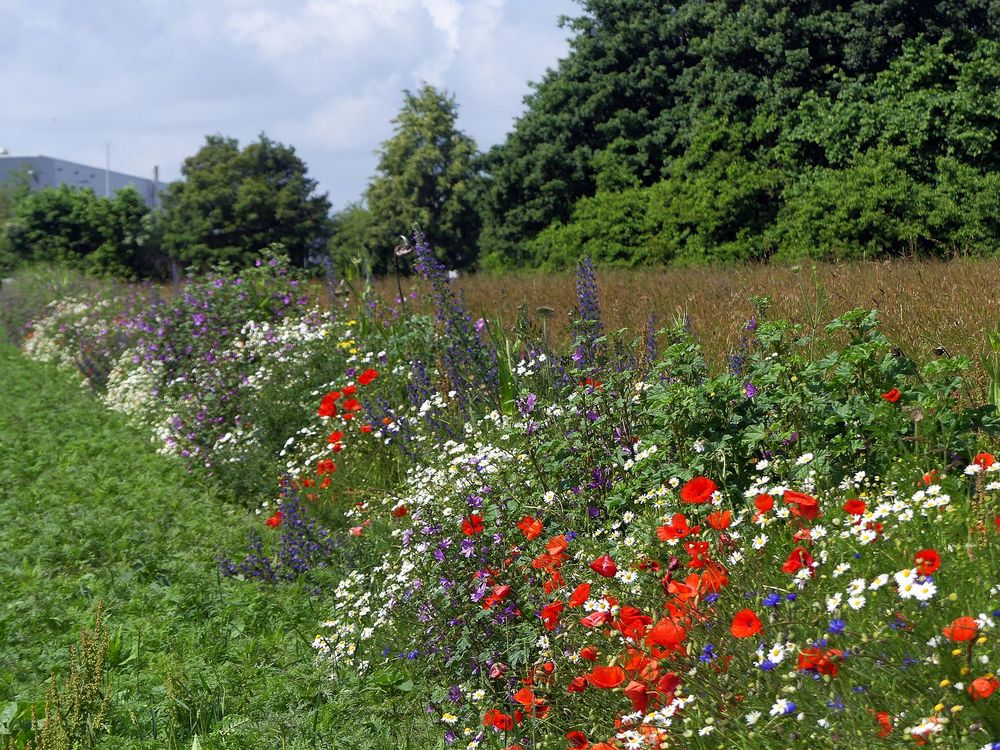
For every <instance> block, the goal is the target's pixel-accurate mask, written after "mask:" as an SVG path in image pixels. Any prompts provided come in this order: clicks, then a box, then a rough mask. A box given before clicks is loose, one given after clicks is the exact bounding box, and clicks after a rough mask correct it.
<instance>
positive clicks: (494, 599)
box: [483, 585, 512, 609]
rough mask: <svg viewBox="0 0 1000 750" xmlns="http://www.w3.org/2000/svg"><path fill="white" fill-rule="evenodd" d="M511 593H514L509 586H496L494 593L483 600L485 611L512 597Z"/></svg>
mask: <svg viewBox="0 0 1000 750" xmlns="http://www.w3.org/2000/svg"><path fill="white" fill-rule="evenodd" d="M511 591H512V589H511V587H510V586H507V585H503V586H494V587H493V591H492V592H491V593H490V595H489V596H487V597H486V598H485V599H483V609H489V608H490V607H492V606H493V605H494V604H496V603H498V602H502V601H503V600H504V599H506V598H507V597H508V596H510V592H511Z"/></svg>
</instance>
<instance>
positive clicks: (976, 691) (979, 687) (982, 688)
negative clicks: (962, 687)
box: [967, 676, 1000, 701]
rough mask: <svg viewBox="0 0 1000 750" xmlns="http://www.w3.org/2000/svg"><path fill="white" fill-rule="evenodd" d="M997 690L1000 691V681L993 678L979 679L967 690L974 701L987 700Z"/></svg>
mask: <svg viewBox="0 0 1000 750" xmlns="http://www.w3.org/2000/svg"><path fill="white" fill-rule="evenodd" d="M997 690H1000V680H998V679H997V678H996V677H993V676H987V677H978V678H976V679H975V680H973V681H972V682H971V683H970V685H969V687H968V688H967V691H968V693H969V695H971V696H972V700H974V701H982V700H986V699H987V698H989V697H990V696H991V695H993V693H995V692H996V691H997Z"/></svg>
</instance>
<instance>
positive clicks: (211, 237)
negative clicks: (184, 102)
mask: <svg viewBox="0 0 1000 750" xmlns="http://www.w3.org/2000/svg"><path fill="white" fill-rule="evenodd" d="M181 173H182V174H183V176H184V178H183V179H182V180H180V181H179V182H175V183H173V184H172V185H171V186H170V187H169V189H168V191H167V194H166V196H165V197H164V200H163V209H164V215H163V221H162V241H163V246H164V249H165V250H166V251H167V252H168V253H169V255H170V257H171V258H175V259H177V260H179V261H181V262H182V263H183V264H185V265H193V266H199V267H202V268H205V267H208V266H211V265H213V264H217V263H221V262H230V263H234V264H236V265H249V264H250V263H252V262H253V260H254V258H256V257H258V254H259V253H260V251H261V250H263V249H264V248H266V247H268V246H269V245H271V244H273V243H281V244H282V245H284V246H285V249H286V251H287V252H288V254H289V256H290V257H291V259H292V262H293V263H294V264H295V265H298V266H302V265H304V264H305V263H306V262H308V261H310V260H315V259H316V258H317V257H319V256H321V255H322V254H323V253H324V252H325V248H326V242H327V240H328V238H329V236H330V226H329V217H328V214H329V211H330V202H329V201H328V200H327V198H326V196H325V195H315V194H314V191H315V189H316V181H315V180H313V179H311V178H309V177H308V176H307V175H306V165H305V163H304V162H303V161H302V160H301V159H300V158H299V157H298V156H297V155H296V154H295V149H294V148H292V147H290V146H284V145H282V144H280V143H277V142H275V141H272V140H270V139H269V138H267V137H266V136H265V135H263V134H262V135H261V136H260V137H259V139H258V140H257V141H255V142H253V143H251V144H249V145H247V146H246V147H244V148H243V149H242V150H241V149H240V148H239V143H238V142H237V141H236V139H235V138H224V137H223V136H221V135H213V136H208V138H207V139H206V142H205V145H204V146H202V148H201V149H200V150H199V151H198V153H197V154H195V155H194V156H191V157H188V158H187V159H185V160H184V165H183V167H182V168H181Z"/></svg>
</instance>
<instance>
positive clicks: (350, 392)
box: [344, 385, 358, 396]
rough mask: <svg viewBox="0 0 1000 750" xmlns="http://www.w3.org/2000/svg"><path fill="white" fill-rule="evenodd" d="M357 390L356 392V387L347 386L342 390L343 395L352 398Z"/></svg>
mask: <svg viewBox="0 0 1000 750" xmlns="http://www.w3.org/2000/svg"><path fill="white" fill-rule="evenodd" d="M357 390H358V388H357V386H354V385H349V386H347V387H345V388H344V395H345V396H353V395H354V394H355V393H356V392H357Z"/></svg>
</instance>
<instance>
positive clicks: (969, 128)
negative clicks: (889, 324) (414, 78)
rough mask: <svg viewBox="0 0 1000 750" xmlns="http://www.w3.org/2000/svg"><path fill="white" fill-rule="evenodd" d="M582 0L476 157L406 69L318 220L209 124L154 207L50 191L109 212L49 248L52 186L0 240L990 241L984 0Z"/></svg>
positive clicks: (992, 118) (962, 245)
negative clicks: (558, 48) (335, 204)
mask: <svg viewBox="0 0 1000 750" xmlns="http://www.w3.org/2000/svg"><path fill="white" fill-rule="evenodd" d="M580 5H581V14H580V15H579V17H576V18H569V19H563V23H564V24H565V26H566V28H567V29H568V30H569V32H570V35H571V36H570V47H569V53H568V54H567V55H566V57H565V58H563V59H562V60H560V61H559V63H558V64H557V65H555V66H554V67H553V68H551V69H549V70H548V72H547V73H546V74H545V76H544V77H543V78H542V80H541V81H539V82H537V83H536V84H533V88H532V92H531V93H530V94H529V96H527V97H526V98H525V110H524V112H523V113H522V115H521V116H520V117H519V118H518V119H517V120H516V121H515V124H514V126H513V128H512V130H511V132H510V133H509V134H508V136H507V138H506V140H505V141H504V142H503V143H501V144H498V145H497V146H494V147H493V148H491V149H489V150H488V151H486V152H480V151H479V150H478V149H477V147H476V144H475V142H474V141H473V140H472V139H471V138H470V137H469V136H467V135H466V134H464V133H463V132H462V131H461V130H460V129H458V127H457V124H456V123H457V115H458V105H457V103H456V101H455V99H454V97H452V96H449V95H448V94H447V93H445V92H441V91H439V90H437V89H435V88H433V87H431V86H424V87H422V88H421V89H419V90H418V91H416V92H409V91H407V92H404V102H403V106H402V108H401V110H400V112H399V114H398V115H397V117H396V118H395V119H394V121H393V124H394V126H395V130H394V133H393V135H392V137H391V138H390V139H389V140H387V141H386V142H385V143H383V144H382V146H381V148H380V150H379V162H378V167H377V169H376V173H375V174H374V175H373V176H372V178H371V180H370V182H369V185H368V188H367V189H366V191H365V193H364V195H363V196H362V198H361V199H360V200H359V201H358V202H357V203H355V204H352V205H349V206H347V207H345V208H343V209H341V210H340V211H338V212H336V213H334V214H332V215H331V214H330V205H329V202H328V201H327V200H326V198H325V197H324V196H319V195H316V194H315V188H316V184H315V182H314V181H313V180H311V179H310V178H309V177H308V176H307V173H306V168H305V165H304V164H303V163H302V162H301V160H299V159H298V157H297V156H296V155H295V154H294V150H293V149H291V148H290V147H286V146H282V145H281V144H277V143H274V142H272V141H269V140H268V139H267V138H266V137H265V136H263V135H262V136H261V138H260V140H259V141H258V142H256V143H253V144H250V145H248V146H247V147H246V148H244V149H242V150H240V149H239V147H238V144H237V143H236V141H234V140H232V139H227V138H223V137H221V136H213V137H210V138H209V139H208V140H207V142H206V144H205V146H204V147H203V148H202V149H201V150H200V151H199V153H198V154H196V155H195V156H193V157H191V158H189V159H188V160H186V161H185V164H184V167H183V170H182V173H183V179H182V180H181V181H179V182H178V183H175V184H173V185H171V186H170V189H169V191H168V193H167V195H166V197H165V199H164V207H163V211H162V214H161V215H159V216H157V217H155V218H154V219H150V217H149V216H148V215H145V216H142V217H138V214H139V213H140V212H139V211H137V210H136V206H135V201H131V200H130V201H127V202H128V204H129V205H120V206H117V207H116V208H115V209H114V210H112V207H110V206H109V207H105V208H102V209H93V208H87V207H86V206H83V205H82V202H83V201H85V200H89V201H91V202H93V201H95V200H102V199H96V198H93V197H90V198H87V199H83V198H79V197H76V198H73V200H76V201H78V202H81V205H78V206H75V208H73V209H72V210H69V203H70V202H71V199H70V198H69V197H68V196H67V195H63V196H61V197H60V198H59V200H61V201H63V202H65V203H66V210H67V211H69V215H72V216H78V217H80V216H87V217H90V216H97V217H98V218H97V219H94V220H95V221H98V223H100V222H101V221H103V222H105V223H104V225H102V226H105V229H104V230H102V231H98V232H90V233H89V234H88V233H86V232H84V233H82V235H81V234H79V233H78V234H77V235H73V236H72V237H70V238H68V239H65V240H62V239H60V240H59V241H58V242H56V241H55V240H51V239H50V240H48V241H44V240H43V238H42V237H41V235H40V234H39V235H32V233H31V232H30V231H29V230H28V229H27V228H26V227H28V226H29V225H30V224H31V221H30V220H29V219H30V217H33V216H49V217H51V216H52V215H53V214H54V213H57V211H56V208H55V206H56V203H57V202H58V201H56V199H55V198H53V197H49V198H47V199H44V200H43V199H41V198H38V197H36V196H35V195H32V196H29V197H28V198H24V197H23V196H22V199H21V200H20V201H11V200H10V199H8V200H7V201H6V202H5V200H4V198H3V197H2V196H0V221H4V211H5V210H6V211H7V213H8V215H10V214H11V209H10V208H7V209H5V206H8V207H9V206H10V205H16V206H17V208H16V209H15V210H13V214H14V215H13V218H11V216H8V219H7V220H6V223H5V226H6V227H7V229H6V230H5V231H4V232H2V233H0V256H2V254H3V253H4V252H7V253H8V255H10V254H12V253H13V254H14V255H15V256H18V255H23V254H24V253H26V252H28V249H29V247H30V248H31V249H30V252H31V253H35V254H39V253H41V254H43V255H44V254H49V255H54V256H58V257H60V258H62V257H69V258H71V259H73V258H75V257H76V255H78V254H79V249H80V248H82V247H93V248H95V249H94V250H93V251H92V252H91V253H84V255H85V256H87V257H88V258H91V257H92V259H91V260H88V261H87V262H88V263H91V264H92V265H95V266H99V267H102V268H103V267H107V266H109V265H110V266H114V264H116V263H117V264H119V265H124V266H126V267H129V268H135V266H136V263H138V262H139V261H137V260H136V259H141V258H146V259H147V260H145V261H142V262H149V258H151V257H153V256H155V255H156V253H152V254H151V253H149V252H147V251H143V249H142V248H147V249H148V248H150V247H155V248H156V251H157V253H159V257H160V258H161V263H162V258H167V259H171V260H172V261H173V262H175V263H177V262H183V263H188V264H192V263H193V264H196V265H197V264H204V263H208V262H214V261H217V260H228V261H232V262H237V263H238V262H243V261H245V260H247V259H248V258H250V257H252V256H253V254H254V253H256V252H257V251H258V250H259V249H260V248H261V247H263V246H265V245H267V244H269V243H271V242H281V243H283V244H284V245H285V246H286V248H287V251H288V252H289V253H290V254H291V255H292V257H293V259H294V260H296V262H298V263H308V262H310V261H317V260H319V259H321V258H327V257H329V258H332V259H333V261H334V263H336V264H337V265H339V266H341V267H345V266H349V265H352V264H361V265H364V266H366V267H368V268H370V269H371V270H374V271H375V272H385V271H387V270H390V269H391V268H392V267H393V254H392V253H393V247H394V246H395V245H397V244H398V243H399V235H400V234H407V233H409V232H410V231H411V230H412V228H413V227H414V226H419V227H421V228H422V229H423V230H424V231H425V232H426V233H427V235H428V236H429V237H431V238H432V239H433V241H434V244H435V246H436V248H437V251H438V253H439V254H440V256H441V258H442V260H443V261H444V262H445V263H447V264H448V265H449V266H450V267H452V268H477V267H478V268H486V269H505V268H512V267H524V266H530V267H543V268H556V267H563V266H566V265H570V264H572V263H573V262H575V261H576V260H577V259H578V258H579V257H580V256H581V255H587V256H590V257H592V258H593V259H594V260H595V261H596V262H598V263H601V264H606V265H617V266H625V267H632V266H641V265H650V264H663V263H670V262H684V263H691V262H716V261H746V260H760V259H768V258H772V257H775V258H778V259H798V258H803V257H809V258H819V259H848V258H870V257H881V256H885V255H904V254H926V255H949V254H954V253H975V254H995V253H997V252H1000V177H998V170H997V167H998V166H1000V164H998V161H1000V148H998V147H1000V37H998V35H997V28H998V27H997V22H998V21H1000V2H998V1H997V0H935V2H919V3H900V2H898V0H854V1H853V2H843V0H841V1H840V2H834V1H832V0H718V1H717V2H711V3H706V2H703V1H702V0H680V1H678V2H673V3H664V2H660V0H580ZM119 195H121V194H119ZM123 200H124V199H123ZM46 201H48V202H47V203H46ZM115 201H119V198H117V197H116V199H115ZM33 203H37V205H31V204H33ZM25 206H27V207H25ZM60 210H61V209H60ZM137 217H138V218H137ZM130 221H131V222H135V223H134V226H141V227H143V228H144V229H143V231H144V232H146V233H145V234H143V233H142V232H138V231H136V232H131V230H128V231H126V230H125V229H123V227H132V226H133V224H129V222H130ZM51 224H54V222H50V225H51ZM116 227H117V228H116ZM49 228H51V226H50V227H49ZM43 234H44V233H43ZM56 234H58V233H56ZM108 238H111V239H108ZM136 238H141V239H142V243H140V247H138V248H137V247H135V245H136V242H137V239H136ZM116 242H121V243H124V244H123V245H122V247H123V250H122V251H121V253H119V255H120V256H121V257H117V256H116V257H115V258H111V257H110V255H114V254H113V253H110V250H109V249H108V248H110V247H112V246H113V245H115V243H116ZM130 243H131V244H130ZM143 243H144V244H143ZM39 248H41V249H39ZM99 248H104V251H102V252H98V251H97V249H99ZM94 253H96V254H94ZM0 262H2V261H0ZM139 273H140V275H141V272H139Z"/></svg>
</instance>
